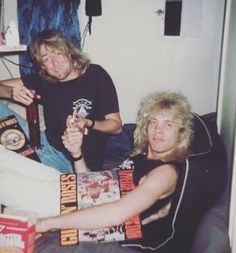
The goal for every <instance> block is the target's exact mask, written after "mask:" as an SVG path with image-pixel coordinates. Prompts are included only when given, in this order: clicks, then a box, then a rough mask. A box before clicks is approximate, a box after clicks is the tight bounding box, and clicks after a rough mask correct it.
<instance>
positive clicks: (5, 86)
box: [0, 78, 33, 105]
mask: <svg viewBox="0 0 236 253" xmlns="http://www.w3.org/2000/svg"><path fill="white" fill-rule="evenodd" d="M0 97H1V98H10V99H12V100H13V101H17V102H20V103H22V104H24V105H29V104H30V103H32V101H33V100H32V98H33V94H32V92H31V91H30V90H29V89H27V88H26V87H25V86H24V84H23V82H22V80H21V78H13V79H8V80H4V81H1V82H0Z"/></svg>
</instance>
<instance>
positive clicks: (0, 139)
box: [0, 115, 40, 162]
mask: <svg viewBox="0 0 236 253" xmlns="http://www.w3.org/2000/svg"><path fill="white" fill-rule="evenodd" d="M0 144H2V145H3V146H4V147H5V148H7V149H9V150H13V151H15V152H17V153H19V154H21V155H23V156H26V157H28V158H31V159H33V160H35V161H38V162H40V159H39V157H38V155H37V154H36V152H35V149H34V148H32V147H31V145H30V142H29V139H28V138H27V136H26V134H25V132H24V131H23V129H22V128H21V126H20V125H19V123H18V121H17V119H16V117H15V116H14V115H10V116H8V117H5V118H0Z"/></svg>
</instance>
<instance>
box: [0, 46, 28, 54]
mask: <svg viewBox="0 0 236 253" xmlns="http://www.w3.org/2000/svg"><path fill="white" fill-rule="evenodd" d="M26 50H27V46H26V45H18V46H7V45H0V53H1V52H5V53H7V52H9V53H10V52H20V51H26Z"/></svg>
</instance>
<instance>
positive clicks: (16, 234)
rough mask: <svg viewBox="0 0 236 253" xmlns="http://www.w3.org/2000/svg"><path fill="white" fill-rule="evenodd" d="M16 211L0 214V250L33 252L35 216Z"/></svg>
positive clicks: (23, 252)
mask: <svg viewBox="0 0 236 253" xmlns="http://www.w3.org/2000/svg"><path fill="white" fill-rule="evenodd" d="M16 212H17V211H14V213H4V214H0V252H22V253H34V250H35V222H36V218H35V217H36V216H34V215H33V214H32V213H27V214H26V213H23V212H19V213H16Z"/></svg>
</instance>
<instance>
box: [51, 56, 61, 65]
mask: <svg viewBox="0 0 236 253" xmlns="http://www.w3.org/2000/svg"><path fill="white" fill-rule="evenodd" d="M51 60H52V64H53V65H55V66H56V65H58V63H59V61H58V59H57V57H56V56H53V57H52V59H51Z"/></svg>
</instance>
